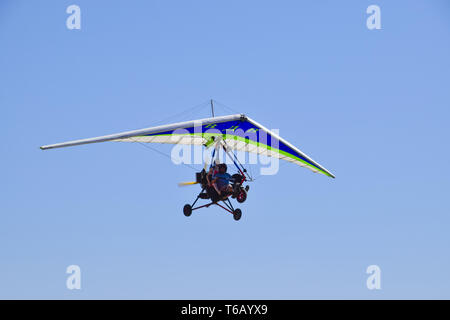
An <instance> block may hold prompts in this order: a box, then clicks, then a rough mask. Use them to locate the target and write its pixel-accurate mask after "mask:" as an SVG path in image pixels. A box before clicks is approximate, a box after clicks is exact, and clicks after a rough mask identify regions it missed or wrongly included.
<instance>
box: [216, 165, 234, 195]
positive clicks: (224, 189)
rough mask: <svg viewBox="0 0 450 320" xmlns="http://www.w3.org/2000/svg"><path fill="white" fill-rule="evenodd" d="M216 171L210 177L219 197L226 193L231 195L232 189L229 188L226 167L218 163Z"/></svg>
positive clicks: (229, 177) (228, 176) (228, 175)
mask: <svg viewBox="0 0 450 320" xmlns="http://www.w3.org/2000/svg"><path fill="white" fill-rule="evenodd" d="M218 171H219V172H217V173H215V174H214V175H213V176H212V179H213V180H212V185H213V187H214V189H215V190H216V191H217V193H218V194H219V195H223V194H226V193H232V192H233V188H232V187H231V186H230V179H231V176H230V174H229V173H227V165H226V164H225V163H220V164H219V165H218Z"/></svg>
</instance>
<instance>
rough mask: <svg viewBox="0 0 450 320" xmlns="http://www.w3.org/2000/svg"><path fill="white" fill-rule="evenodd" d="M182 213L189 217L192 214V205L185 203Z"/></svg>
mask: <svg viewBox="0 0 450 320" xmlns="http://www.w3.org/2000/svg"><path fill="white" fill-rule="evenodd" d="M183 213H184V215H185V216H186V217H189V216H190V215H191V214H192V207H191V205H190V204H185V205H184V208H183Z"/></svg>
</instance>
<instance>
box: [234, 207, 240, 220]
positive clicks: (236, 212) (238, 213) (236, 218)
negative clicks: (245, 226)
mask: <svg viewBox="0 0 450 320" xmlns="http://www.w3.org/2000/svg"><path fill="white" fill-rule="evenodd" d="M241 217H242V211H241V209H236V210H234V211H233V218H234V220H236V221H238V220H239V219H241Z"/></svg>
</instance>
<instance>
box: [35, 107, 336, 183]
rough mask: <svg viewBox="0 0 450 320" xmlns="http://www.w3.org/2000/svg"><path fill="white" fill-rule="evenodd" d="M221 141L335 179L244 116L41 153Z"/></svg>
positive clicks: (178, 125)
mask: <svg viewBox="0 0 450 320" xmlns="http://www.w3.org/2000/svg"><path fill="white" fill-rule="evenodd" d="M219 136H220V137H221V138H222V139H223V141H225V143H226V144H227V146H229V148H231V149H234V150H240V151H245V152H252V153H257V154H261V155H265V156H269V157H276V158H279V159H282V160H285V161H289V162H292V163H295V164H297V165H300V166H302V167H306V168H308V169H310V170H312V171H313V172H317V173H322V174H324V175H326V176H328V177H331V178H334V177H335V176H334V175H333V174H332V173H331V172H330V171H328V170H327V169H325V168H324V167H323V166H321V165H320V164H319V163H317V162H316V161H314V160H313V159H311V158H310V157H309V156H307V155H306V154H305V153H303V152H302V151H300V150H299V149H298V148H296V147H295V146H294V145H292V144H291V143H289V142H287V141H286V140H284V139H283V138H281V137H280V136H279V135H278V134H277V133H275V132H273V131H271V130H269V129H267V128H266V127H264V126H263V125H261V124H259V123H258V122H256V121H254V120H253V119H250V118H249V117H247V116H245V115H243V114H234V115H228V116H222V117H214V118H205V119H200V120H193V121H186V122H179V123H174V124H169V125H163V126H157V127H151V128H145V129H140V130H134V131H126V132H121V133H116V134H111V135H107V136H100V137H94V138H88V139H82V140H74V141H68V142H63V143H58V144H52V145H46V146H42V147H41V149H42V150H47V149H54V148H62V147H69V146H77V145H83V144H89V143H97V142H105V141H123V142H144V143H167V144H187V145H206V146H209V145H211V141H212V139H214V138H215V137H219Z"/></svg>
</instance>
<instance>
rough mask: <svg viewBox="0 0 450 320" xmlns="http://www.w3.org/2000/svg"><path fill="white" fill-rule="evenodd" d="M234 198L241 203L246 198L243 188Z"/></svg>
mask: <svg viewBox="0 0 450 320" xmlns="http://www.w3.org/2000/svg"><path fill="white" fill-rule="evenodd" d="M236 200H237V202H239V203H243V202H244V201H245V200H247V192H246V191H245V190H244V189H241V190H240V191H239V193H238V195H237V196H236Z"/></svg>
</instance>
